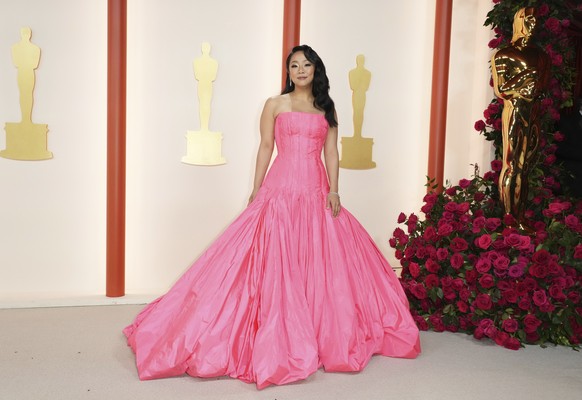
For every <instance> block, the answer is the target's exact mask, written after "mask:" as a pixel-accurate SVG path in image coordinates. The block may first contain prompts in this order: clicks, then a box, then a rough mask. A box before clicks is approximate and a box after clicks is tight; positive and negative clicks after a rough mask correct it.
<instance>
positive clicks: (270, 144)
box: [249, 98, 275, 204]
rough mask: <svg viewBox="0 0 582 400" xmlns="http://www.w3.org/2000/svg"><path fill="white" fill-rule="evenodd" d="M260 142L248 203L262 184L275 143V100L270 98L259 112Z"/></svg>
mask: <svg viewBox="0 0 582 400" xmlns="http://www.w3.org/2000/svg"><path fill="white" fill-rule="evenodd" d="M260 125H261V126H260V131H261V143H260V144H259V150H258V152H257V162H256V165H255V180H254V183H253V192H252V193H251V196H250V197H249V204H250V203H251V202H252V201H253V200H254V199H255V197H256V195H257V192H258V191H259V189H260V187H261V185H262V184H263V179H265V175H266V173H267V168H268V167H269V163H270V162H271V156H272V155H273V148H274V145H275V100H274V99H272V98H270V99H268V100H267V101H266V102H265V106H264V107H263V112H262V113H261V123H260Z"/></svg>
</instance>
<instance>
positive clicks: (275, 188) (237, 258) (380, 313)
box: [123, 112, 420, 389]
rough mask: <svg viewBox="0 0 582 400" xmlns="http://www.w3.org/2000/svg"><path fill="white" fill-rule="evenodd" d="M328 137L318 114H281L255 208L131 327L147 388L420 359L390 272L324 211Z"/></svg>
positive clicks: (278, 378) (264, 381) (347, 217)
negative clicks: (381, 358)
mask: <svg viewBox="0 0 582 400" xmlns="http://www.w3.org/2000/svg"><path fill="white" fill-rule="evenodd" d="M327 130H328V125H327V121H326V119H325V117H324V116H323V115H319V114H311V113H304V112H284V113H281V114H279V115H278V116H277V119H276V121H275V141H276V143H277V149H278V155H277V157H276V158H275V160H274V161H273V165H272V166H271V168H270V170H269V172H268V174H267V176H266V178H265V180H264V182H263V185H262V187H261V189H260V190H259V192H258V194H257V196H256V198H255V200H254V201H253V202H252V203H251V204H250V205H249V206H248V207H247V208H246V209H245V210H244V211H243V212H242V213H241V214H240V215H239V216H238V218H237V219H235V221H234V222H233V223H232V224H231V225H230V226H229V227H228V228H227V229H226V230H225V231H224V232H223V233H222V235H221V236H219V237H218V239H217V240H216V241H215V242H214V243H213V244H212V245H210V247H209V248H208V249H207V250H206V251H205V252H204V254H202V256H200V258H199V259H198V260H196V261H195V262H194V264H192V266H191V267H190V268H189V269H188V270H187V271H186V272H185V273H184V275H182V277H181V278H180V279H179V280H178V281H177V282H176V284H175V285H174V286H173V287H172V288H171V289H170V290H169V291H168V292H167V293H166V294H165V295H163V296H162V297H160V298H158V299H157V300H155V301H153V302H152V303H151V304H149V305H147V306H146V307H145V308H144V309H143V311H142V312H141V313H140V314H139V315H138V316H137V317H136V319H135V321H134V322H133V324H131V325H129V326H128V327H126V328H125V329H124V331H123V332H124V333H125V335H126V336H127V341H128V344H129V346H131V348H132V349H133V351H134V352H135V356H136V364H137V369H138V372H139V377H140V379H143V380H146V379H156V378H164V377H170V376H176V375H182V374H184V373H186V374H189V375H192V376H196V377H216V376H223V375H228V376H231V377H233V378H238V379H241V380H243V381H245V382H256V385H257V387H258V388H259V389H261V388H264V387H266V386H268V385H271V384H276V385H281V384H285V383H289V382H293V381H297V380H301V379H304V378H306V377H308V376H309V375H311V374H313V373H314V372H315V371H316V370H317V369H318V368H320V367H323V368H324V369H325V370H326V371H360V370H362V369H363V368H364V367H365V365H366V364H367V363H368V361H369V360H370V358H371V357H372V355H374V354H383V355H385V356H392V357H405V358H414V357H416V356H417V355H418V354H419V353H420V342H419V334H418V329H417V327H416V324H415V322H414V320H413V319H412V317H411V315H410V312H409V308H408V301H407V299H406V296H405V295H404V292H403V290H402V288H401V286H400V283H399V282H398V278H397V277H396V275H395V274H394V272H393V271H392V269H391V268H390V265H389V264H388V262H387V261H386V259H385V258H384V257H383V256H382V254H381V253H380V251H379V250H378V248H377V247H376V245H375V244H374V242H373V241H372V239H371V238H370V236H369V235H368V233H367V232H366V231H365V230H364V228H363V227H362V226H361V225H360V224H359V223H358V221H357V220H356V219H355V218H354V217H353V216H352V215H351V214H350V213H349V212H348V211H347V210H346V209H342V210H341V212H340V214H339V216H337V217H336V218H334V217H333V216H332V215H331V210H329V209H326V206H325V200H326V195H327V193H328V190H329V186H328V181H327V175H326V171H325V168H324V166H323V163H322V161H321V152H322V148H323V144H324V142H325V138H326V134H327Z"/></svg>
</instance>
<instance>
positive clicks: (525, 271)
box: [390, 0, 582, 350]
mask: <svg viewBox="0 0 582 400" xmlns="http://www.w3.org/2000/svg"><path fill="white" fill-rule="evenodd" d="M522 7H536V19H537V28H536V33H535V34H534V37H533V38H532V40H534V41H535V43H536V44H537V45H538V46H541V47H542V48H544V49H545V51H546V52H547V54H548V55H549V56H550V58H551V63H552V74H551V76H552V78H551V82H550V88H549V90H548V91H547V93H546V94H545V97H544V99H543V100H542V101H543V107H544V117H543V122H542V126H543V133H542V139H541V143H540V147H539V150H538V151H539V155H540V156H539V161H538V163H537V166H536V167H535V170H534V171H533V172H532V173H531V174H530V175H529V182H530V193H529V198H528V209H527V211H526V218H527V219H528V220H529V221H530V224H531V226H533V227H534V228H535V233H528V232H525V231H522V230H520V229H519V228H515V226H516V224H515V220H514V218H513V217H512V216H511V215H510V214H505V213H504V211H503V208H502V205H501V203H500V201H499V193H498V189H497V181H498V177H499V171H500V169H501V161H500V157H501V145H502V144H501V111H502V108H503V104H502V102H501V101H500V100H498V99H497V98H494V99H493V100H492V101H491V102H490V104H489V106H488V107H487V108H486V109H485V111H484V113H483V116H484V119H483V120H479V121H477V122H476V123H475V130H477V131H478V132H479V133H480V134H481V135H483V136H484V138H485V139H486V140H489V141H491V142H492V144H493V146H494V147H495V150H496V159H495V160H493V161H492V162H491V170H489V171H487V172H485V173H484V174H483V175H482V176H481V175H480V172H479V169H478V167H477V166H475V174H474V176H473V177H472V178H470V179H461V181H460V182H459V183H458V184H456V185H452V184H448V183H447V185H446V186H445V187H444V188H442V189H443V190H442V191H440V190H435V189H440V188H437V187H436V186H435V185H434V182H433V181H429V182H428V183H427V187H428V189H429V192H428V194H427V195H426V196H425V197H424V205H423V206H422V208H421V210H420V211H421V213H422V214H423V215H424V217H421V216H417V215H416V214H414V213H412V214H409V215H406V214H405V213H401V214H400V216H399V218H398V223H399V224H403V227H398V228H396V229H395V230H394V233H393V236H392V238H391V239H390V246H391V247H393V248H394V249H395V251H396V257H397V258H398V259H399V261H400V263H401V265H402V267H403V268H402V273H401V278H400V281H401V283H402V285H403V287H404V290H405V292H406V294H407V296H408V299H409V302H410V308H411V311H412V314H413V316H414V318H415V320H416V322H417V324H418V326H419V328H420V329H421V330H429V329H430V330H433V331H437V332H442V331H451V332H464V333H467V334H471V335H473V336H474V337H475V338H477V339H489V340H492V341H494V342H495V343H496V344H498V345H500V346H504V347H506V348H509V349H513V350H517V349H519V348H520V347H523V346H524V345H525V344H539V345H542V346H544V345H546V344H547V343H553V344H559V345H566V346H572V347H574V348H578V347H579V346H580V343H581V342H582V304H581V299H582V200H580V199H576V198H573V197H570V196H568V194H567V193H563V191H562V190H561V186H560V179H559V178H560V174H561V173H562V169H561V168H560V166H559V165H558V164H557V163H556V156H555V154H554V153H555V151H556V148H557V146H556V142H559V141H560V140H563V135H562V134H561V132H559V131H557V130H556V126H557V122H558V121H559V119H560V112H561V110H562V109H564V108H567V107H571V106H572V104H573V98H572V89H573V83H574V77H575V69H574V67H573V65H574V50H573V47H572V46H571V45H570V42H569V38H568V34H567V29H568V26H569V24H570V22H571V21H572V18H573V17H574V15H576V14H577V15H579V14H580V12H582V5H580V4H579V2H578V1H563V0H529V1H524V0H493V8H492V10H491V11H490V12H489V13H488V15H487V19H486V21H485V25H486V26H490V27H491V28H492V29H493V30H494V32H495V38H494V39H493V40H491V41H490V42H489V47H490V48H491V49H493V50H496V49H499V48H502V47H504V46H507V45H508V44H509V41H510V40H511V36H512V22H513V16H514V14H515V12H516V11H517V10H518V9H520V8H522ZM490 84H492V82H490ZM492 93H493V91H492Z"/></svg>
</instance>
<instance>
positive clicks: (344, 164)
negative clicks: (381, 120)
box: [339, 136, 376, 169]
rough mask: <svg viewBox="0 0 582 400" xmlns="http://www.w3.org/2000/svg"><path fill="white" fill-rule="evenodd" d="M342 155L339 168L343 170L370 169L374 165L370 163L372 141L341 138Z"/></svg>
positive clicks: (361, 138) (358, 138)
mask: <svg viewBox="0 0 582 400" xmlns="http://www.w3.org/2000/svg"><path fill="white" fill-rule="evenodd" d="M341 144H342V155H341V159H340V162H339V166H340V167H341V168H345V169H372V168H376V163H375V162H374V161H372V146H373V145H374V139H372V138H363V137H355V136H353V137H345V136H344V137H342V138H341Z"/></svg>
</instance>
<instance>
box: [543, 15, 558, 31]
mask: <svg viewBox="0 0 582 400" xmlns="http://www.w3.org/2000/svg"><path fill="white" fill-rule="evenodd" d="M544 25H545V26H546V29H547V30H549V31H550V32H552V33H553V34H554V35H557V34H559V33H560V31H561V29H562V28H561V26H560V20H559V19H557V18H554V17H550V18H548V19H547V20H546V23H545V24H544Z"/></svg>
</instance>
